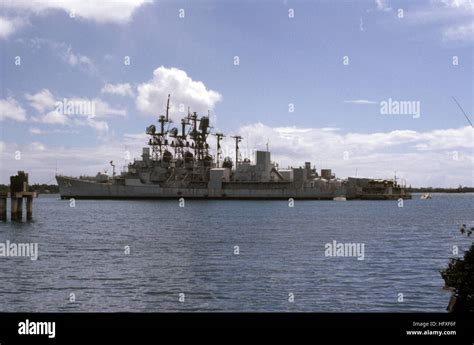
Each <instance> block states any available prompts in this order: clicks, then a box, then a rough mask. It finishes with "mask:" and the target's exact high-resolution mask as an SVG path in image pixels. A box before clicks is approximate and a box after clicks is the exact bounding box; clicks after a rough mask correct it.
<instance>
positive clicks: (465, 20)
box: [406, 0, 474, 43]
mask: <svg viewBox="0 0 474 345" xmlns="http://www.w3.org/2000/svg"><path fill="white" fill-rule="evenodd" d="M473 18H474V2H473V1H469V0H441V1H431V2H430V3H429V5H427V6H422V7H421V6H420V7H418V8H415V9H412V10H411V11H410V14H409V15H407V16H406V22H407V23H411V24H414V25H428V24H436V25H437V26H438V29H437V31H438V32H439V34H440V36H441V39H442V40H443V41H444V42H451V41H453V42H458V43H459V42H467V43H471V42H473V41H474V32H473V31H474V20H473Z"/></svg>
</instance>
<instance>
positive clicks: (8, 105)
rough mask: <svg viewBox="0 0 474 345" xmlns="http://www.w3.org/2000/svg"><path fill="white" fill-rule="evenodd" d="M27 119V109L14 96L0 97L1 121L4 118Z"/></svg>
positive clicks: (21, 120)
mask: <svg viewBox="0 0 474 345" xmlns="http://www.w3.org/2000/svg"><path fill="white" fill-rule="evenodd" d="M7 119H10V120H15V121H20V122H23V121H26V111H25V109H23V108H22V106H21V105H20V104H19V103H18V102H17V101H16V99H14V98H13V97H8V98H6V99H0V121H3V120H7Z"/></svg>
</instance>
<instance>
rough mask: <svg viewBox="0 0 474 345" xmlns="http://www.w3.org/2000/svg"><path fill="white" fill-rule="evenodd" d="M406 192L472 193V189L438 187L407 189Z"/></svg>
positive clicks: (473, 189) (473, 188) (473, 190)
mask: <svg viewBox="0 0 474 345" xmlns="http://www.w3.org/2000/svg"><path fill="white" fill-rule="evenodd" d="M407 190H408V191H409V192H410V193H473V192H474V187H463V186H459V187H458V188H438V187H418V188H414V187H411V186H410V187H408V188H407Z"/></svg>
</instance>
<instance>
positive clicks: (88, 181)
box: [56, 96, 411, 200]
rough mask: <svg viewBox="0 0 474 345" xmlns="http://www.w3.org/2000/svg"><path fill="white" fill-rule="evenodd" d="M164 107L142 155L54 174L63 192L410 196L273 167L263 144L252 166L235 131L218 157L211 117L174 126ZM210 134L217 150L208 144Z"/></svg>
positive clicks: (383, 183)
mask: <svg viewBox="0 0 474 345" xmlns="http://www.w3.org/2000/svg"><path fill="white" fill-rule="evenodd" d="M169 97H170V96H168V101H167V106H166V112H165V114H164V115H161V116H160V117H159V118H158V124H159V125H158V128H157V126H155V125H153V124H152V125H150V126H148V127H147V128H146V134H147V135H149V141H148V146H147V147H144V148H143V150H142V155H141V159H135V160H134V161H133V162H132V163H130V164H129V165H128V167H127V169H126V170H125V171H123V172H122V173H120V174H118V175H116V174H115V166H114V165H113V162H111V165H112V166H113V167H114V169H113V174H112V177H109V176H108V175H106V174H102V173H98V174H97V175H96V176H95V177H79V178H76V177H67V176H60V175H58V176H56V179H57V181H58V184H59V189H60V194H61V197H62V198H72V197H74V198H180V197H185V198H203V199H205V198H212V199H288V198H295V199H330V200H332V199H336V200H341V199H398V198H404V199H406V198H411V195H410V194H409V193H407V192H405V188H404V187H403V186H400V185H399V184H398V183H397V181H396V180H374V179H366V178H348V179H339V178H336V177H335V175H334V174H333V173H332V171H331V170H330V169H321V171H320V173H318V172H317V171H316V168H315V167H311V163H310V162H305V164H304V166H303V167H299V168H289V169H279V168H278V165H277V164H276V163H274V162H272V161H271V155H270V152H269V151H268V149H267V150H266V151H256V154H255V164H252V163H251V161H250V160H249V159H248V158H244V159H242V157H241V153H240V148H239V143H240V142H241V141H242V137H240V136H238V135H235V136H232V139H233V140H234V142H235V158H234V159H233V158H231V157H229V156H226V157H224V156H223V152H222V147H221V142H222V139H223V138H224V134H222V133H214V134H211V126H210V116H209V115H207V116H201V117H199V116H198V115H197V113H196V112H193V113H191V112H190V111H189V110H188V114H187V116H185V117H184V118H182V119H181V121H180V126H179V128H178V127H174V126H173V122H172V121H171V120H170V118H169V109H170V106H169V102H170V98H169ZM210 138H214V139H215V143H216V149H215V154H214V155H212V154H211V147H210V145H209V143H208V141H210Z"/></svg>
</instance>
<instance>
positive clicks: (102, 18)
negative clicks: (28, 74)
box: [1, 0, 152, 24]
mask: <svg viewBox="0 0 474 345" xmlns="http://www.w3.org/2000/svg"><path fill="white" fill-rule="evenodd" d="M151 2H152V1H150V0H120V1H109V0H104V1H95V0H67V1H65V0H62V1H51V0H2V1H1V7H3V8H7V9H9V10H15V11H18V12H21V13H25V12H26V13H27V14H36V15H40V14H47V13H49V12H50V11H51V10H60V11H64V12H66V13H67V14H68V15H70V16H71V14H74V16H75V18H80V19H85V20H92V21H95V22H98V23H117V24H124V23H127V22H129V21H130V20H131V18H132V16H133V14H134V12H135V11H136V10H137V9H138V8H139V7H140V6H142V5H143V4H147V3H151Z"/></svg>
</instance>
